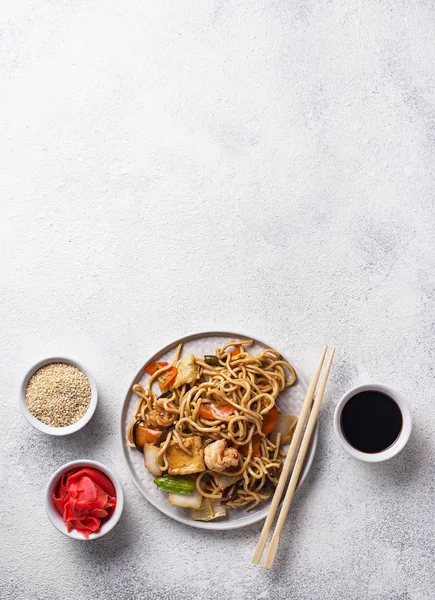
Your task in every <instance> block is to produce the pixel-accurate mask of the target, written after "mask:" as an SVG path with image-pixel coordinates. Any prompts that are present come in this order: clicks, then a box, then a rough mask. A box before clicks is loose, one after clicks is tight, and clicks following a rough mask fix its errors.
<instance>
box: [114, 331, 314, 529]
mask: <svg viewBox="0 0 435 600" xmlns="http://www.w3.org/2000/svg"><path fill="white" fill-rule="evenodd" d="M249 339H253V338H252V337H250V336H247V335H241V334H238V333H231V332H230V333H227V332H207V333H198V334H195V335H190V336H187V337H184V338H182V339H180V340H177V341H176V342H173V343H172V344H170V345H169V346H166V347H165V348H163V349H162V350H160V351H159V352H157V353H156V354H154V355H153V356H150V357H149V358H147V357H145V358H147V360H146V361H145V362H144V366H143V367H142V368H141V370H140V371H139V373H138V374H137V375H136V377H135V378H134V380H133V381H132V383H131V385H130V388H129V390H128V393H127V396H126V398H125V401H124V406H123V409H122V415H121V440H122V449H123V452H124V458H125V461H126V464H127V468H128V470H129V471H130V474H131V476H132V478H133V481H134V483H135V484H136V486H137V487H138V489H139V490H140V492H141V493H142V494H143V495H144V496H145V498H146V499H147V500H148V501H149V502H151V504H153V505H154V506H155V507H156V508H158V509H159V510H160V511H161V512H162V513H164V514H165V515H167V516H168V517H171V518H173V519H175V520H176V521H180V522H181V523H185V524H186V525H191V526H192V527H199V528H201V529H212V530H213V529H214V530H224V529H237V528H239V527H245V526H247V525H251V524H252V523H257V521H261V519H264V518H265V517H266V514H267V511H268V509H269V504H270V501H269V502H264V503H261V504H260V505H259V506H258V507H256V508H254V509H252V510H250V511H249V512H247V511H245V510H244V509H243V508H240V509H232V510H229V511H228V513H227V516H226V517H223V518H221V519H217V520H216V521H208V522H203V521H193V520H192V519H191V518H190V515H189V510H188V509H183V508H178V507H177V506H172V505H171V504H169V502H168V494H167V492H163V491H161V490H159V489H158V488H157V487H156V485H155V484H154V483H153V479H154V475H151V473H149V472H148V471H147V469H145V467H144V464H143V455H142V454H141V453H140V452H138V451H137V450H136V449H135V448H130V447H129V446H128V442H127V427H128V425H129V423H130V422H131V420H132V418H133V413H134V410H135V407H136V404H137V401H138V398H137V396H136V395H135V394H133V392H132V391H131V389H132V387H133V385H135V384H136V383H142V385H143V386H145V383H146V380H147V378H148V375H147V374H146V373H145V365H147V364H148V363H149V362H151V361H155V360H159V361H160V360H165V361H168V362H171V360H172V359H173V356H174V351H175V349H176V347H177V346H178V344H179V343H183V344H184V346H183V355H184V356H185V355H187V354H195V355H196V356H203V355H204V354H214V353H215V350H216V348H219V347H220V346H223V345H224V344H226V343H228V342H230V341H231V340H249ZM254 341H255V345H254V346H251V347H250V348H251V349H253V350H252V352H253V354H255V353H256V351H261V350H262V349H264V348H271V346H269V345H267V344H264V343H263V342H260V341H259V340H254ZM278 350H279V349H278ZM284 359H286V357H284ZM289 362H291V363H292V364H293V361H292V360H290V361H289ZM293 366H294V364H293ZM295 368H296V367H295ZM296 373H297V375H298V381H297V382H296V384H295V385H293V386H292V387H290V388H287V389H285V390H284V391H283V392H281V393H280V395H279V397H278V405H279V406H280V408H281V409H282V410H283V411H284V412H287V413H292V414H296V415H299V413H300V411H301V408H302V403H303V400H304V397H305V393H306V390H307V387H306V385H305V383H304V382H303V381H302V379H301V375H300V373H298V371H297V369H296ZM316 446H317V426H316V429H315V431H314V435H313V439H312V440H311V445H310V448H309V451H308V454H307V458H306V461H305V464H304V467H303V469H302V473H301V477H300V480H299V484H298V486H300V485H301V484H302V483H303V481H304V479H305V477H306V476H307V474H308V471H309V469H310V467H311V463H312V462H313V458H314V453H315V451H316Z"/></svg>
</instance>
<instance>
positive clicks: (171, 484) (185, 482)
mask: <svg viewBox="0 0 435 600" xmlns="http://www.w3.org/2000/svg"><path fill="white" fill-rule="evenodd" d="M154 483H155V484H156V486H157V487H158V488H159V489H160V490H164V491H165V492H174V493H175V494H191V493H192V492H193V490H194V489H195V488H196V483H195V481H193V480H192V479H185V478H184V477H174V476H173V475H164V476H163V477H156V479H154Z"/></svg>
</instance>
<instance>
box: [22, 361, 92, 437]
mask: <svg viewBox="0 0 435 600" xmlns="http://www.w3.org/2000/svg"><path fill="white" fill-rule="evenodd" d="M97 400H98V392H97V385H96V383H95V379H94V378H93V376H92V373H91V372H90V371H89V369H87V368H86V367H84V366H83V365H81V364H80V363H78V362H77V361H75V360H71V359H70V358H61V357H55V358H46V359H44V360H41V361H39V362H37V363H36V364H35V365H33V367H32V368H31V369H29V371H28V372H27V373H26V375H25V377H24V379H23V382H22V384H21V391H20V405H21V410H22V412H23V414H24V416H25V417H26V419H27V420H28V421H29V423H30V424H31V425H33V427H36V429H39V430H40V431H43V432H44V433H48V434H49V435H57V436H61V435H69V434H71V433H74V432H76V431H78V430H79V429H81V428H82V427H84V426H85V425H86V423H88V422H89V420H90V419H91V417H92V415H93V414H94V412H95V409H96V407H97Z"/></svg>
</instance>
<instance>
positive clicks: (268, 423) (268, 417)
mask: <svg viewBox="0 0 435 600" xmlns="http://www.w3.org/2000/svg"><path fill="white" fill-rule="evenodd" d="M277 424H278V409H277V407H276V406H274V407H273V408H271V409H270V410H269V412H268V413H266V414H265V415H264V417H263V426H262V428H261V431H262V432H263V433H264V434H265V435H268V434H269V433H271V431H273V430H274V429H275V427H276V426H277Z"/></svg>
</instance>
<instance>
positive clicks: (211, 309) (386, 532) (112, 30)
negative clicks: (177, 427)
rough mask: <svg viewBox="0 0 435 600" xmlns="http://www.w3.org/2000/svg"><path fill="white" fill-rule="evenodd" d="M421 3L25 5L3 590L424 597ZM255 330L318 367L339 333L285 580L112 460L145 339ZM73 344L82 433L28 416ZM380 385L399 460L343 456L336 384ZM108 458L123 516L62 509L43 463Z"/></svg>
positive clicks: (6, 383) (4, 333)
mask: <svg viewBox="0 0 435 600" xmlns="http://www.w3.org/2000/svg"><path fill="white" fill-rule="evenodd" d="M434 28H435V11H434V5H433V3H432V2H431V1H430V0H426V1H424V0H421V1H420V2H417V3H409V2H403V1H401V0H390V1H388V0H381V1H379V2H368V1H365V2H363V1H361V2H358V1H357V2H355V1H353V0H341V1H337V2H329V1H326V0H295V1H292V2H282V1H275V0H270V1H268V2H264V0H253V1H252V2H238V3H225V2H219V1H215V2H213V1H211V0H202V1H200V0H191V1H190V2H175V1H173V0H168V1H167V2H149V1H143V2H140V1H138V0H126V1H125V2H123V3H119V2H114V1H113V0H107V1H105V2H103V1H102V0H93V1H92V2H91V1H89V0H85V1H84V2H81V3H75V2H73V3H71V2H67V1H66V0H58V1H57V2H49V1H47V0H38V1H36V0H15V1H14V2H8V3H3V6H2V8H1V36H0V71H1V86H0V110H1V115H2V117H3V118H2V124H1V138H0V164H1V183H0V186H1V190H0V197H1V218H0V251H1V264H2V268H1V283H2V295H1V299H0V318H1V320H0V328H1V332H0V338H1V341H2V368H1V371H0V384H1V385H0V389H1V396H2V398H1V405H0V408H1V413H0V414H1V419H0V445H1V465H0V482H1V485H0V528H1V534H0V535H1V544H0V586H1V590H0V596H1V598H2V599H5V600H15V599H18V598H19V599H21V598H23V599H26V600H27V599H36V598H39V599H43V600H58V599H61V598H62V599H65V600H69V599H73V598H74V599H79V600H81V599H85V598H92V599H96V600H100V599H101V600H103V599H104V600H112V599H113V600H115V599H116V600H118V599H124V598H125V599H130V598H158V599H162V600H169V599H180V600H183V599H184V598H191V597H192V596H195V597H197V598H207V599H210V600H214V599H219V600H224V599H233V598H234V599H236V598H237V599H239V598H244V599H247V600H253V599H262V598H268V597H271V598H274V599H276V600H280V599H287V598H292V599H294V600H313V599H322V600H329V599H331V600H336V599H341V598H346V599H351V600H366V599H367V598H370V599H376V600H377V599H379V600H399V599H400V600H423V599H429V598H433V592H434V539H435V527H434V517H433V514H434V502H435V490H434V479H433V474H434V467H435V461H434V425H433V424H434V419H435V402H434V393H433V389H434V384H433V380H434V366H433V365H434V354H435V353H434V333H435V311H434V307H435V253H434V247H433V239H434V230H435V229H434V227H435V207H434V193H435V182H434V177H435V169H434V157H435V156H434V154H435V153H434V150H435V142H434V127H435V125H434V123H435V115H434V103H435V93H434V90H435V87H434V83H435V81H434V73H435V64H434V63H435V52H434V40H433V32H434ZM216 328H217V329H233V330H243V331H247V332H252V334H253V335H257V336H258V337H259V338H260V339H261V338H264V339H266V340H269V341H270V343H271V344H274V345H275V346H276V347H277V348H279V349H282V350H283V351H285V352H286V353H287V354H288V355H289V356H292V357H294V359H295V362H297V363H298V364H299V365H300V366H301V368H302V369H303V371H304V373H306V374H308V375H309V374H311V373H312V371H313V368H314V365H315V363H316V360H317V356H318V353H319V349H320V347H321V345H322V344H323V343H324V342H325V341H326V342H328V343H330V344H336V345H337V347H338V353H337V359H336V364H335V368H334V372H333V375H332V381H331V384H330V386H329V388H328V394H327V398H326V402H325V406H324V408H323V409H322V414H321V427H320V439H319V447H318V452H317V456H316V460H315V464H314V466H313V469H312V471H311V473H310V476H309V478H308V479H307V481H306V483H305V484H304V487H303V490H301V493H300V494H298V496H297V498H296V500H295V502H294V506H293V510H292V514H291V518H290V519H289V522H288V524H287V527H286V531H285V535H284V537H283V540H282V545H281V548H280V552H279V558H278V561H277V564H276V568H275V569H274V570H273V572H268V571H264V570H262V569H260V568H257V567H254V566H252V565H251V557H252V553H253V550H254V547H255V543H256V540H257V538H258V535H259V532H260V529H261V526H260V525H257V526H254V527H252V528H249V529H246V530H243V531H236V532H235V533H231V532H225V533H213V534H207V533H206V532H204V531H196V530H193V529H189V528H186V527H184V526H183V525H181V524H179V523H175V522H172V521H170V520H169V519H168V518H166V517H164V516H163V515H161V514H160V513H158V512H157V511H156V510H155V509H154V508H153V507H151V506H149V505H148V504H147V503H146V502H145V501H144V499H143V498H142V497H141V496H140V494H139V492H138V491H137V490H136V489H135V487H134V485H133V483H132V482H131V480H130V478H129V475H128V473H127V472H126V470H125V468H124V464H123V461H122V458H121V453H120V445H119V437H118V436H119V432H118V422H119V415H120V406H121V402H122V399H123V397H124V394H125V391H126V387H127V386H128V383H129V381H130V380H131V379H132V377H133V375H134V373H135V372H136V371H137V369H138V368H139V366H140V365H141V363H142V361H143V358H144V356H146V355H147V354H149V353H150V351H154V350H155V349H157V348H159V347H161V346H162V345H164V344H166V343H168V342H170V341H171V340H172V339H174V338H177V337H179V336H181V335H183V334H185V333H190V332H194V331H201V330H207V329H216ZM58 352H63V353H66V354H68V355H71V356H73V357H77V358H78V359H79V360H82V361H83V362H85V363H86V364H87V365H88V366H89V367H90V368H91V369H92V370H93V372H94V375H95V377H96V379H97V382H98V386H99V391H100V403H99V406H98V409H97V412H96V415H95V417H94V419H93V420H92V422H91V423H90V424H89V425H88V426H87V427H86V428H85V429H84V430H83V431H81V432H80V433H78V434H76V435H74V436H71V437H70V438H68V439H52V438H49V437H47V436H44V435H43V434H40V433H39V432H37V431H35V430H33V429H32V428H31V427H30V426H29V425H28V424H27V422H25V421H24V419H23V418H22V416H21V414H20V413H19V411H18V408H17V388H18V385H19V382H20V378H21V376H22V375H23V373H24V372H25V370H26V369H27V367H28V366H29V364H31V363H32V362H33V361H35V360H37V359H39V358H41V357H43V356H46V355H52V354H56V353H58ZM367 380H378V381H382V382H385V383H388V384H390V385H391V386H393V387H396V388H397V389H399V390H401V391H402V392H403V393H404V394H405V395H406V396H407V398H408V399H409V402H410V404H411V409H412V413H413V417H414V432H413V436H412V438H411V440H410V443H409V445H408V447H407V448H406V449H405V451H404V452H403V453H402V454H401V455H399V456H398V457H396V458H395V459H393V460H391V461H390V462H388V463H385V464H379V465H366V464H360V463H358V462H356V461H355V460H352V459H351V458H350V457H349V456H347V455H346V454H345V453H344V452H343V451H342V450H341V449H340V447H339V446H338V443H337V442H336V440H335V438H334V435H333V430H332V415H333V410H334V405H335V403H336V401H337V399H338V398H339V396H340V395H341V394H342V393H343V392H344V391H345V390H346V389H348V388H349V386H352V385H354V384H356V383H358V382H362V381H367ZM86 457H89V458H95V459H97V460H101V461H103V462H105V463H106V464H107V465H109V466H111V467H113V468H114V469H115V470H116V472H117V473H118V474H119V476H120V478H121V480H122V483H123V485H124V487H125V493H126V507H125V513H124V515H123V517H122V520H121V522H120V523H119V525H118V526H117V527H116V528H115V529H114V530H113V531H112V532H111V533H110V534H109V535H108V536H106V537H105V538H103V539H101V540H98V541H95V542H93V543H80V542H74V541H71V540H69V539H67V538H65V537H63V536H62V535H60V534H59V532H57V531H56V530H55V529H54V528H53V527H52V526H51V525H50V523H49V522H48V521H47V518H46V516H45V513H44V508H43V490H44V486H45V483H46V481H47V479H48V478H49V476H50V474H51V473H52V472H53V470H54V469H56V468H57V467H58V466H60V465H61V464H62V463H64V462H66V461H68V460H71V459H75V458H86Z"/></svg>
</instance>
